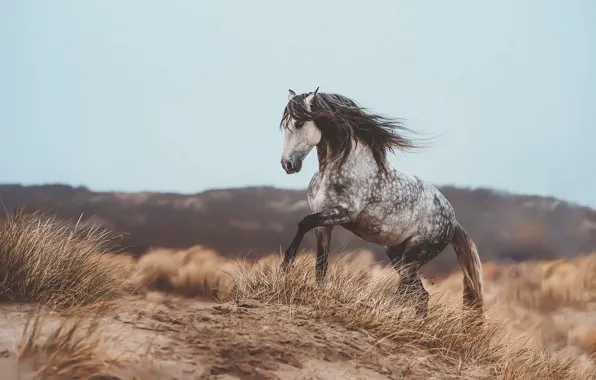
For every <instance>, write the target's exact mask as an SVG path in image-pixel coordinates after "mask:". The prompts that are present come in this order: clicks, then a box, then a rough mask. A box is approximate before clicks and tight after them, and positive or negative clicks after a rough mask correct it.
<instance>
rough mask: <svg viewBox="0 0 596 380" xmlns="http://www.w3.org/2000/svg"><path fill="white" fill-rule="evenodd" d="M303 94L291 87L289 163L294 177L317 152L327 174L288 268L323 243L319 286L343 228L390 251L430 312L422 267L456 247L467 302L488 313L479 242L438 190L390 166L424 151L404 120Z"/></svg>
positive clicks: (422, 309) (319, 178)
mask: <svg viewBox="0 0 596 380" xmlns="http://www.w3.org/2000/svg"><path fill="white" fill-rule="evenodd" d="M318 91H319V88H317V89H316V90H315V91H313V92H308V93H303V94H300V95H297V94H296V93H295V92H294V91H292V90H289V94H288V103H287V105H286V106H285V108H284V110H283V114H282V119H281V122H280V129H283V130H284V144H283V152H282V158H281V165H282V167H283V169H284V170H285V172H286V173H287V174H295V173H298V172H300V170H301V168H302V162H303V160H304V159H305V157H306V156H307V155H308V154H309V153H310V152H311V150H312V149H313V148H315V147H316V151H317V156H318V161H319V169H318V171H317V172H316V173H315V174H314V175H313V177H312V179H311V181H310V183H309V186H308V191H307V198H308V203H309V206H310V209H311V211H312V214H309V215H306V216H305V217H304V218H303V219H302V220H301V221H300V222H299V223H298V230H297V232H296V235H295V236H294V239H293V240H292V242H291V243H290V245H289V246H288V248H287V249H286V250H285V251H284V256H283V260H282V264H281V267H282V268H283V269H284V270H287V269H288V267H289V266H290V264H292V263H293V262H294V260H295V258H296V254H297V252H298V249H299V247H300V243H301V241H302V239H303V238H304V236H305V234H306V233H307V232H309V231H310V230H312V229H314V231H315V235H316V240H317V255H316V264H315V265H316V268H315V269H316V281H317V282H318V283H321V282H322V281H323V280H324V278H325V276H326V273H327V266H328V255H329V249H330V241H331V232H332V230H333V228H334V226H338V225H339V226H341V227H343V228H344V229H346V230H348V231H350V232H351V233H353V234H354V235H356V236H358V237H359V238H361V239H364V240H366V241H368V242H371V243H374V244H377V245H382V246H384V247H385V251H386V253H387V256H388V257H389V259H390V261H391V263H392V265H393V267H394V268H395V269H396V270H397V271H398V272H399V273H400V276H399V282H398V289H397V291H399V290H400V289H408V290H411V291H413V292H416V294H418V295H419V297H421V298H419V299H418V300H419V302H418V304H417V306H416V307H415V310H416V315H417V316H419V317H425V316H427V314H428V300H429V298H430V297H429V294H428V292H427V291H426V290H425V289H424V286H423V284H422V281H421V278H420V274H419V269H420V267H421V266H422V265H424V264H426V263H428V262H429V261H431V260H432V259H434V258H435V257H437V256H438V255H439V254H440V253H441V252H442V251H443V250H444V249H445V248H446V247H447V246H448V245H449V244H451V245H452V246H453V248H454V250H455V252H456V255H457V258H458V261H459V263H460V266H461V269H462V271H463V273H464V292H463V303H464V307H467V308H468V310H472V311H476V312H479V314H480V315H481V316H483V315H484V301H483V278H482V265H481V262H480V257H479V255H478V251H477V249H476V246H475V244H474V242H473V240H472V239H471V238H470V236H469V235H468V234H467V232H466V231H465V230H464V228H463V227H462V226H461V225H460V224H459V223H458V221H457V219H456V217H455V212H454V210H453V207H452V205H451V203H450V202H449V201H448V200H447V198H445V196H444V195H443V194H442V193H441V192H440V191H439V190H438V189H437V188H436V187H434V186H433V185H431V184H429V183H427V182H425V181H422V180H421V179H419V178H418V177H416V176H412V175H408V174H405V173H402V172H400V171H397V170H395V169H394V168H392V167H390V165H389V163H388V162H387V153H388V152H391V153H394V149H396V148H397V149H400V150H402V151H408V150H413V149H416V148H419V147H420V145H418V144H417V143H415V142H414V140H413V139H409V138H406V137H405V136H403V133H402V132H405V131H411V130H410V129H408V128H406V127H405V126H404V125H403V123H402V122H401V121H400V120H399V119H394V118H388V117H385V116H381V115H379V114H375V113H372V112H369V111H368V110H367V109H366V108H364V107H361V106H360V105H359V104H358V103H356V102H355V101H354V100H352V99H350V98H348V97H346V96H343V95H340V94H334V93H320V92H318Z"/></svg>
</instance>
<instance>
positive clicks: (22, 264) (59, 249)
mask: <svg viewBox="0 0 596 380" xmlns="http://www.w3.org/2000/svg"><path fill="white" fill-rule="evenodd" d="M108 239H109V235H108V234H107V233H106V232H105V231H102V230H101V229H98V228H96V227H90V228H83V227H82V226H81V225H76V226H74V227H72V226H71V225H69V224H67V223H65V222H64V221H61V220H57V219H55V218H51V217H47V216H45V215H43V214H39V213H26V212H23V211H17V212H16V213H14V214H12V215H9V216H8V217H6V218H5V219H4V220H3V221H0V300H2V301H13V302H39V303H42V304H45V305H50V306H60V307H74V306H85V305H90V304H96V303H99V302H101V301H109V300H113V299H115V298H117V297H118V295H119V293H120V287H121V286H122V284H123V282H124V281H125V280H126V279H127V278H128V276H129V275H130V273H131V270H132V268H133V267H132V266H131V265H130V263H129V265H122V262H116V261H114V260H109V259H106V257H105V256H103V254H104V253H106V247H105V246H106V243H107V242H108Z"/></svg>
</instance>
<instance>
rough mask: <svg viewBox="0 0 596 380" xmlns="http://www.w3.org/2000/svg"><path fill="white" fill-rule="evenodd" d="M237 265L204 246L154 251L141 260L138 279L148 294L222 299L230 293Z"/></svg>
mask: <svg viewBox="0 0 596 380" xmlns="http://www.w3.org/2000/svg"><path fill="white" fill-rule="evenodd" d="M234 263H235V262H234V261H232V260H230V259H228V258H225V257H222V256H220V255H219V254H217V253H216V252H215V251H212V250H209V249H205V248H203V247H201V246H194V247H192V248H190V249H188V250H184V251H174V250H169V249H155V250H152V251H151V252H149V253H147V254H146V255H144V256H143V257H141V259H140V260H139V263H138V274H137V276H138V282H139V285H140V287H142V288H145V290H147V291H160V292H165V293H173V294H178V295H181V296H184V297H198V296H202V297H206V298H212V299H219V298H221V297H225V296H226V295H227V294H228V292H229V288H230V284H231V281H232V274H233V272H234V271H235V270H236V269H237V266H236V265H235V264H234Z"/></svg>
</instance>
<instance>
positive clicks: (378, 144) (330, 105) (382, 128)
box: [280, 92, 419, 172]
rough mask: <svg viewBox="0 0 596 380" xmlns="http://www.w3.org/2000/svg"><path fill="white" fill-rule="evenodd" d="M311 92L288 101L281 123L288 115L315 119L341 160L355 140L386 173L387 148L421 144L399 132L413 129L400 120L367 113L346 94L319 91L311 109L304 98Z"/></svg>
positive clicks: (392, 148) (303, 119)
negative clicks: (365, 147) (369, 152)
mask: <svg viewBox="0 0 596 380" xmlns="http://www.w3.org/2000/svg"><path fill="white" fill-rule="evenodd" d="M310 94H311V93H305V94H301V95H296V96H294V97H293V98H292V100H290V101H289V102H288V105H287V106H286V107H285V109H284V112H283V117H282V121H281V124H280V126H283V125H285V121H286V120H287V119H288V117H291V118H292V119H294V120H296V121H298V122H305V121H309V120H313V121H314V122H315V123H316V125H317V127H318V128H319V129H320V130H321V132H322V135H323V141H324V142H325V143H326V145H327V149H330V151H331V155H332V157H338V158H339V159H340V160H341V161H340V162H341V163H343V162H344V161H345V159H346V158H347V157H348V155H349V153H350V151H351V150H352V149H353V147H355V145H354V144H353V142H354V143H355V144H357V143H359V142H362V143H364V144H366V145H367V146H368V147H369V148H370V149H371V151H372V154H373V157H374V159H375V161H376V163H377V165H378V166H379V168H380V169H381V170H383V171H385V172H387V171H388V170H389V169H388V166H387V151H390V152H392V153H393V152H394V148H397V149H400V150H411V149H415V148H418V147H419V146H418V145H416V144H415V143H414V142H413V141H412V140H410V139H408V138H406V137H404V136H402V135H400V134H399V133H398V131H408V132H410V130H409V129H408V128H406V127H404V126H403V125H402V123H401V122H400V121H399V120H397V119H390V118H386V117H383V116H380V115H377V114H372V113H368V112H366V109H365V108H363V107H360V106H359V105H358V104H357V103H356V102H355V101H353V100H351V99H349V98H347V97H345V96H343V95H339V94H328V93H320V92H318V93H316V95H315V97H314V100H313V103H312V106H311V110H310V111H309V110H308V108H307V106H306V103H305V99H306V98H307V97H308V95H310Z"/></svg>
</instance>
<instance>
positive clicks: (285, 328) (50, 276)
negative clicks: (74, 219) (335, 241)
mask: <svg viewBox="0 0 596 380" xmlns="http://www.w3.org/2000/svg"><path fill="white" fill-rule="evenodd" d="M109 238H110V235H109V234H106V233H104V232H102V231H101V230H98V229H95V228H85V227H84V226H80V225H76V224H71V223H66V222H64V221H59V220H56V219H53V218H49V217H47V216H45V215H42V214H27V213H23V212H20V213H16V214H13V215H11V216H10V217H9V218H7V219H6V220H5V221H3V222H2V224H1V225H0V297H1V299H2V301H3V302H2V304H1V305H0V326H2V327H0V370H2V373H4V374H5V376H6V377H3V378H6V379H19V378H51V379H62V378H64V379H71V378H85V379H87V378H95V379H100V378H103V379H105V378H109V377H107V376H112V377H111V378H113V379H133V378H135V376H136V378H142V379H168V378H171V379H174V378H176V379H192V378H197V379H203V378H205V379H235V378H238V379H277V378H279V379H336V378H354V379H394V378H395V379H401V378H411V379H593V378H596V367H595V366H594V365H593V364H592V359H591V355H592V354H593V353H594V352H595V351H596V328H594V327H592V326H594V321H595V320H596V302H595V301H596V298H595V297H596V271H595V270H596V255H588V256H583V257H578V258H577V259H574V260H573V261H564V260H557V261H537V262H523V263H518V264H513V265H498V264H494V263H484V276H485V292H486V293H485V299H486V303H487V305H488V310H487V320H486V323H485V324H484V325H483V326H481V327H478V326H469V325H466V324H465V323H463V321H464V318H463V311H462V305H461V304H462V302H461V296H462V291H463V289H462V288H463V287H462V275H461V273H460V272H455V273H453V274H452V275H451V276H449V277H447V278H444V279H437V280H434V281H430V280H425V287H426V289H427V290H429V292H430V293H431V307H430V312H429V315H428V316H427V317H426V318H424V319H419V318H416V317H415V316H414V313H413V311H414V310H413V309H414V308H413V302H414V301H415V300H414V299H411V298H405V297H404V296H403V295H402V292H400V291H397V292H396V290H398V289H396V284H397V280H398V276H399V275H398V273H396V272H395V271H394V270H393V268H390V267H386V266H384V265H381V264H379V263H375V262H374V261H373V260H372V254H370V253H369V252H366V251H363V252H353V253H351V254H349V255H343V256H341V257H339V258H338V259H336V260H335V261H334V262H333V263H331V265H330V269H329V273H328V276H327V278H326V280H325V282H324V283H323V284H317V283H316V282H315V280H314V257H313V255H312V254H309V253H305V254H303V255H301V256H299V258H298V260H297V262H296V265H295V266H294V267H293V268H292V270H291V271H290V272H288V273H283V272H281V271H280V270H279V263H280V256H279V255H278V254H272V255H270V256H267V257H264V258H261V259H260V260H258V261H256V262H248V261H243V260H232V259H228V258H225V257H222V256H220V255H218V254H217V252H214V251H211V250H207V249H203V248H202V247H200V246H196V247H192V248H190V249H188V250H184V251H172V250H168V249H155V250H153V251H151V252H149V253H148V254H146V255H145V256H143V257H142V258H141V259H140V260H139V261H136V260H133V259H132V258H131V257H130V256H127V255H126V254H109V253H108V252H106V249H105V247H106V242H107V239H109Z"/></svg>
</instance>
